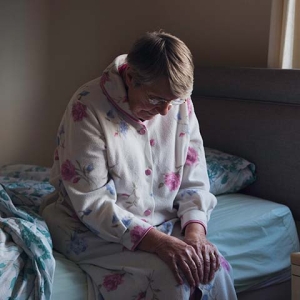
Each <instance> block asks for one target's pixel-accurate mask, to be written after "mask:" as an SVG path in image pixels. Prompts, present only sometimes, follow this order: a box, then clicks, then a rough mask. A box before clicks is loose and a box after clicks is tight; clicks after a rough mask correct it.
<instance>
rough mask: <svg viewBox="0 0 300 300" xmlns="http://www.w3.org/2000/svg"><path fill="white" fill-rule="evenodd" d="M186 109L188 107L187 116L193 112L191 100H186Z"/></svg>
mask: <svg viewBox="0 0 300 300" xmlns="http://www.w3.org/2000/svg"><path fill="white" fill-rule="evenodd" d="M186 103H187V107H188V114H189V116H190V115H191V113H192V111H193V105H192V100H191V98H188V99H187V101H186Z"/></svg>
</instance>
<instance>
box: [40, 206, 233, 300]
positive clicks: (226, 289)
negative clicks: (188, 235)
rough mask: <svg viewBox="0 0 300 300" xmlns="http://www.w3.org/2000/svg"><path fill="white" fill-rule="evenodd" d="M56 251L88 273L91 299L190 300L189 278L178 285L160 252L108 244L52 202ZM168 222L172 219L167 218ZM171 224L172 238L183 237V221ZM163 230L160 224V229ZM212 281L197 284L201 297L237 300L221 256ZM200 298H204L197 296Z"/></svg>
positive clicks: (48, 212) (48, 213)
mask: <svg viewBox="0 0 300 300" xmlns="http://www.w3.org/2000/svg"><path fill="white" fill-rule="evenodd" d="M42 216H43V218H44V219H45V221H46V223H47V225H48V227H49V230H50V233H51V237H52V241H53V246H54V249H55V250H57V251H58V252H60V253H62V254H64V255H65V256H66V257H67V258H68V259H70V260H72V261H74V262H75V263H77V264H78V266H79V267H80V268H81V269H82V270H83V271H84V272H86V273H87V275H88V300H100V299H105V300H118V299H122V300H151V299H155V300H165V299H168V300H176V299H178V300H188V299H189V298H190V294H191V289H190V286H189V284H188V283H187V282H184V284H182V285H179V284H178V283H177V282H176V280H175V277H174V275H173V273H172V272H171V270H170V268H169V267H168V266H167V265H166V264H165V263H164V261H162V260H161V259H160V258H159V257H158V256H157V255H155V254H152V253H148V252H144V251H140V250H136V251H129V250H127V249H126V248H124V247H123V245H122V244H117V243H111V242H107V241H105V240H103V239H101V238H99V237H98V236H97V235H96V234H94V233H93V232H92V231H90V230H89V229H88V228H87V227H86V226H85V225H84V224H83V223H82V222H81V221H80V220H79V219H78V218H76V217H75V216H74V212H73V210H72V209H70V208H68V207H66V206H64V205H62V204H61V203H58V202H54V203H51V204H49V205H48V206H46V207H45V209H44V211H43V213H42ZM169 223H170V222H169ZM171 224H173V225H174V226H168V230H169V233H170V234H171V235H172V236H175V237H178V238H181V239H182V238H183V236H182V235H181V233H180V226H179V222H176V220H175V221H174V222H171ZM157 229H158V230H160V227H157ZM220 262H221V266H220V269H219V270H218V271H217V272H216V274H215V277H214V279H213V280H212V281H211V282H210V283H208V284H206V285H199V286H198V288H199V289H200V290H201V292H202V297H201V300H212V299H216V300H235V299H237V297H236V293H235V289H234V286H233V276H232V269H231V266H230V265H229V263H228V262H227V261H226V260H225V259H224V257H223V256H221V255H220ZM197 300H200V299H197Z"/></svg>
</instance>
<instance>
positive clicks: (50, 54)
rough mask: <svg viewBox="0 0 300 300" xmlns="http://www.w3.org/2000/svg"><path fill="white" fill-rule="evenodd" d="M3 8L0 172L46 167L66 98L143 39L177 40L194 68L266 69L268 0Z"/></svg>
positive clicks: (47, 3) (70, 0) (94, 0)
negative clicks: (9, 166) (156, 33)
mask: <svg viewBox="0 0 300 300" xmlns="http://www.w3.org/2000/svg"><path fill="white" fill-rule="evenodd" d="M0 1H1V2H0V3H2V2H3V3H4V1H2V0H0ZM11 2H14V3H15V4H14V5H13V4H11ZM24 2H26V3H27V4H26V5H25V4H24ZM33 3H34V4H33ZM37 3H38V4H37ZM1 6H3V4H1ZM4 8H5V9H4V11H5V14H6V16H5V18H4V19H2V20H1V21H0V22H3V24H0V25H2V26H1V28H0V33H1V36H0V38H1V40H3V38H2V35H4V40H5V44H6V46H5V49H4V51H2V46H0V47H1V48H0V54H1V56H0V62H1V66H2V64H3V66H4V68H3V66H2V67H1V71H0V72H1V73H0V74H1V77H0V87H1V91H2V93H1V96H0V99H1V110H0V134H1V145H5V147H1V149H0V154H1V155H0V164H2V163H17V162H19V163H35V164H42V165H47V166H50V165H51V161H52V153H53V149H54V147H55V135H56V130H57V128H58V125H59V121H60V118H61V116H62V114H63V111H64V109H65V106H66V104H67V102H68V101H69V99H70V97H71V95H72V93H73V92H74V91H75V89H76V88H77V87H78V86H79V85H81V84H83V83H84V82H86V81H88V80H90V79H93V78H95V77H97V76H99V75H100V74H101V71H102V70H103V68H104V67H105V66H106V65H107V64H108V63H109V62H110V61H111V60H112V59H113V58H114V57H115V56H116V55H118V54H121V53H126V52H127V51H128V49H129V47H130V45H131V43H132V42H133V41H134V39H135V38H136V37H137V36H139V35H140V34H142V33H143V32H145V31H148V30H155V29H160V28H163V29H165V30H166V31H169V32H171V33H173V34H175V35H177V36H178V37H180V38H181V39H182V40H183V41H185V42H186V44H187V45H188V46H189V47H190V49H191V51H192V53H193V54H194V59H195V64H196V66H248V67H266V66H267V53H268V39H269V37H268V36H269V22H270V12H271V0H267V1H266V0H265V1H260V0H252V1H251V0H227V1H221V0H218V1H217V0H210V1H205V0H186V1H174V0H153V1H143V0H139V1H136V0H134V1H133V0H128V1H105V2H104V1H100V0H85V1H83V0H80V1H79V0H63V1H61V0H39V1H31V0H28V1H22V0H19V1H18V0H14V1H10V2H9V4H5V5H4ZM0 11H1V7H0ZM0 14H1V15H2V14H3V11H2V12H1V13H0ZM12 15H13V16H14V17H11V16H12ZM20 20H21V21H20ZM3 26H4V27H5V28H6V31H5V32H4V31H3ZM2 31H3V32H2ZM12 37H13V38H12ZM14 41H15V42H14ZM16 44H17V45H16ZM3 91H4V92H3ZM3 105H4V109H3ZM4 129H5V130H4ZM2 137H3V138H2Z"/></svg>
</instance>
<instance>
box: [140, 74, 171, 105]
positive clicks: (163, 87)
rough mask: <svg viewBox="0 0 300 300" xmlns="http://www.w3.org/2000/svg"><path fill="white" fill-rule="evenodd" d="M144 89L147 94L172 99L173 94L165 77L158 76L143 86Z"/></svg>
mask: <svg viewBox="0 0 300 300" xmlns="http://www.w3.org/2000/svg"><path fill="white" fill-rule="evenodd" d="M145 90H146V92H147V94H148V95H152V96H156V97H159V98H162V99H166V100H168V99H170V100H172V99H174V98H176V97H174V95H173V94H172V92H171V88H170V84H169V81H168V79H167V78H165V77H163V78H159V79H158V80H157V81H156V82H155V83H153V84H151V85H149V86H145Z"/></svg>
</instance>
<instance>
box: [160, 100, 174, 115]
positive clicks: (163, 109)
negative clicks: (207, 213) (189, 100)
mask: <svg viewBox="0 0 300 300" xmlns="http://www.w3.org/2000/svg"><path fill="white" fill-rule="evenodd" d="M171 107H172V105H171V104H169V103H166V104H165V105H162V106H159V107H158V108H157V109H156V110H157V111H158V112H159V114H160V115H162V116H165V115H166V114H167V113H168V111H169V110H170V109H171Z"/></svg>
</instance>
